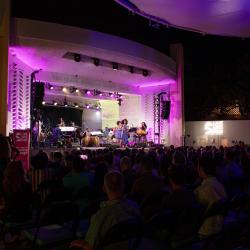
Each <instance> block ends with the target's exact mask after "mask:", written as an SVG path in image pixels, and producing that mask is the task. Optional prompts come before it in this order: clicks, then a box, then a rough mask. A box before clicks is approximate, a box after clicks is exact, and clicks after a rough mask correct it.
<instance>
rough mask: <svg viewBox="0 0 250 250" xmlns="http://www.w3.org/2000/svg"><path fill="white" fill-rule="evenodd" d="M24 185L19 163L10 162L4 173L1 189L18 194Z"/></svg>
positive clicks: (21, 167)
mask: <svg viewBox="0 0 250 250" xmlns="http://www.w3.org/2000/svg"><path fill="white" fill-rule="evenodd" d="M24 183H25V177H24V170H23V165H22V162H21V161H12V162H10V163H9V164H8V166H7V167H6V169H5V171H4V180H3V187H4V191H5V192H10V193H15V192H18V191H19V190H20V189H21V188H22V187H23V185H24Z"/></svg>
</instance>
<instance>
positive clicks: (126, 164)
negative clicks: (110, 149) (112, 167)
mask: <svg viewBox="0 0 250 250" xmlns="http://www.w3.org/2000/svg"><path fill="white" fill-rule="evenodd" d="M130 167H131V163H130V159H129V157H128V156H123V157H122V158H121V161H120V168H121V171H122V172H124V171H126V170H128V169H130Z"/></svg>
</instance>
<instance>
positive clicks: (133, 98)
mask: <svg viewBox="0 0 250 250" xmlns="http://www.w3.org/2000/svg"><path fill="white" fill-rule="evenodd" d="M119 117H120V120H123V119H125V118H126V119H127V120H128V125H129V126H130V127H138V125H139V124H140V122H142V121H143V120H142V110H141V96H138V95H126V99H124V100H123V101H122V103H121V106H120V107H119Z"/></svg>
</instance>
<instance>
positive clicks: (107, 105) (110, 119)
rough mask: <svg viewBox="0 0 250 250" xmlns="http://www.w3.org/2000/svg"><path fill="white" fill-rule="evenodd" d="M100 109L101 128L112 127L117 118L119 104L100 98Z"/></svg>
mask: <svg viewBox="0 0 250 250" xmlns="http://www.w3.org/2000/svg"><path fill="white" fill-rule="evenodd" d="M100 104H101V109H102V113H101V116H102V129H105V127H107V128H114V127H115V126H116V122H117V121H118V120H119V106H118V103H117V101H111V100H100Z"/></svg>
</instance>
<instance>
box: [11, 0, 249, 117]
mask: <svg viewBox="0 0 250 250" xmlns="http://www.w3.org/2000/svg"><path fill="white" fill-rule="evenodd" d="M12 16H14V17H24V18H31V19H37V20H44V21H50V22H56V23H62V24H67V25H73V26H78V27H83V28H87V29H92V30H96V31H100V32H105V33H109V34H113V35H117V36H120V37H124V38H127V39H130V40H134V41H137V42H140V43H143V44H145V45H148V46H150V47H153V48H155V49H157V50H159V51H161V52H163V53H165V54H168V53H169V44H170V43H176V42H180V43H182V44H183V46H184V59H185V70H184V71H185V72H184V76H185V119H186V120H206V119H211V118H212V117H210V114H211V111H212V110H213V109H214V108H220V110H224V111H225V109H226V107H228V106H230V105H231V106H232V105H234V104H235V102H237V103H239V105H240V108H241V109H240V110H241V116H240V117H238V118H239V119H247V118H248V119H249V118H250V106H249V105H250V39H249V38H248V39H241V38H227V37H219V36H212V35H205V36H203V35H201V34H198V33H192V32H188V31H183V30H177V29H174V28H166V27H163V26H161V27H160V28H159V29H155V28H152V27H149V22H148V20H147V19H145V18H143V17H140V16H137V15H132V14H131V13H129V12H128V11H127V10H126V9H125V8H123V7H121V6H120V5H118V4H117V3H115V2H114V1H112V0H104V1H100V0H91V1H82V0H71V1H66V3H63V1H55V0H50V1H47V0H43V1H20V0H12ZM213 119H227V117H225V112H222V113H221V115H219V116H217V117H213Z"/></svg>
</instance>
